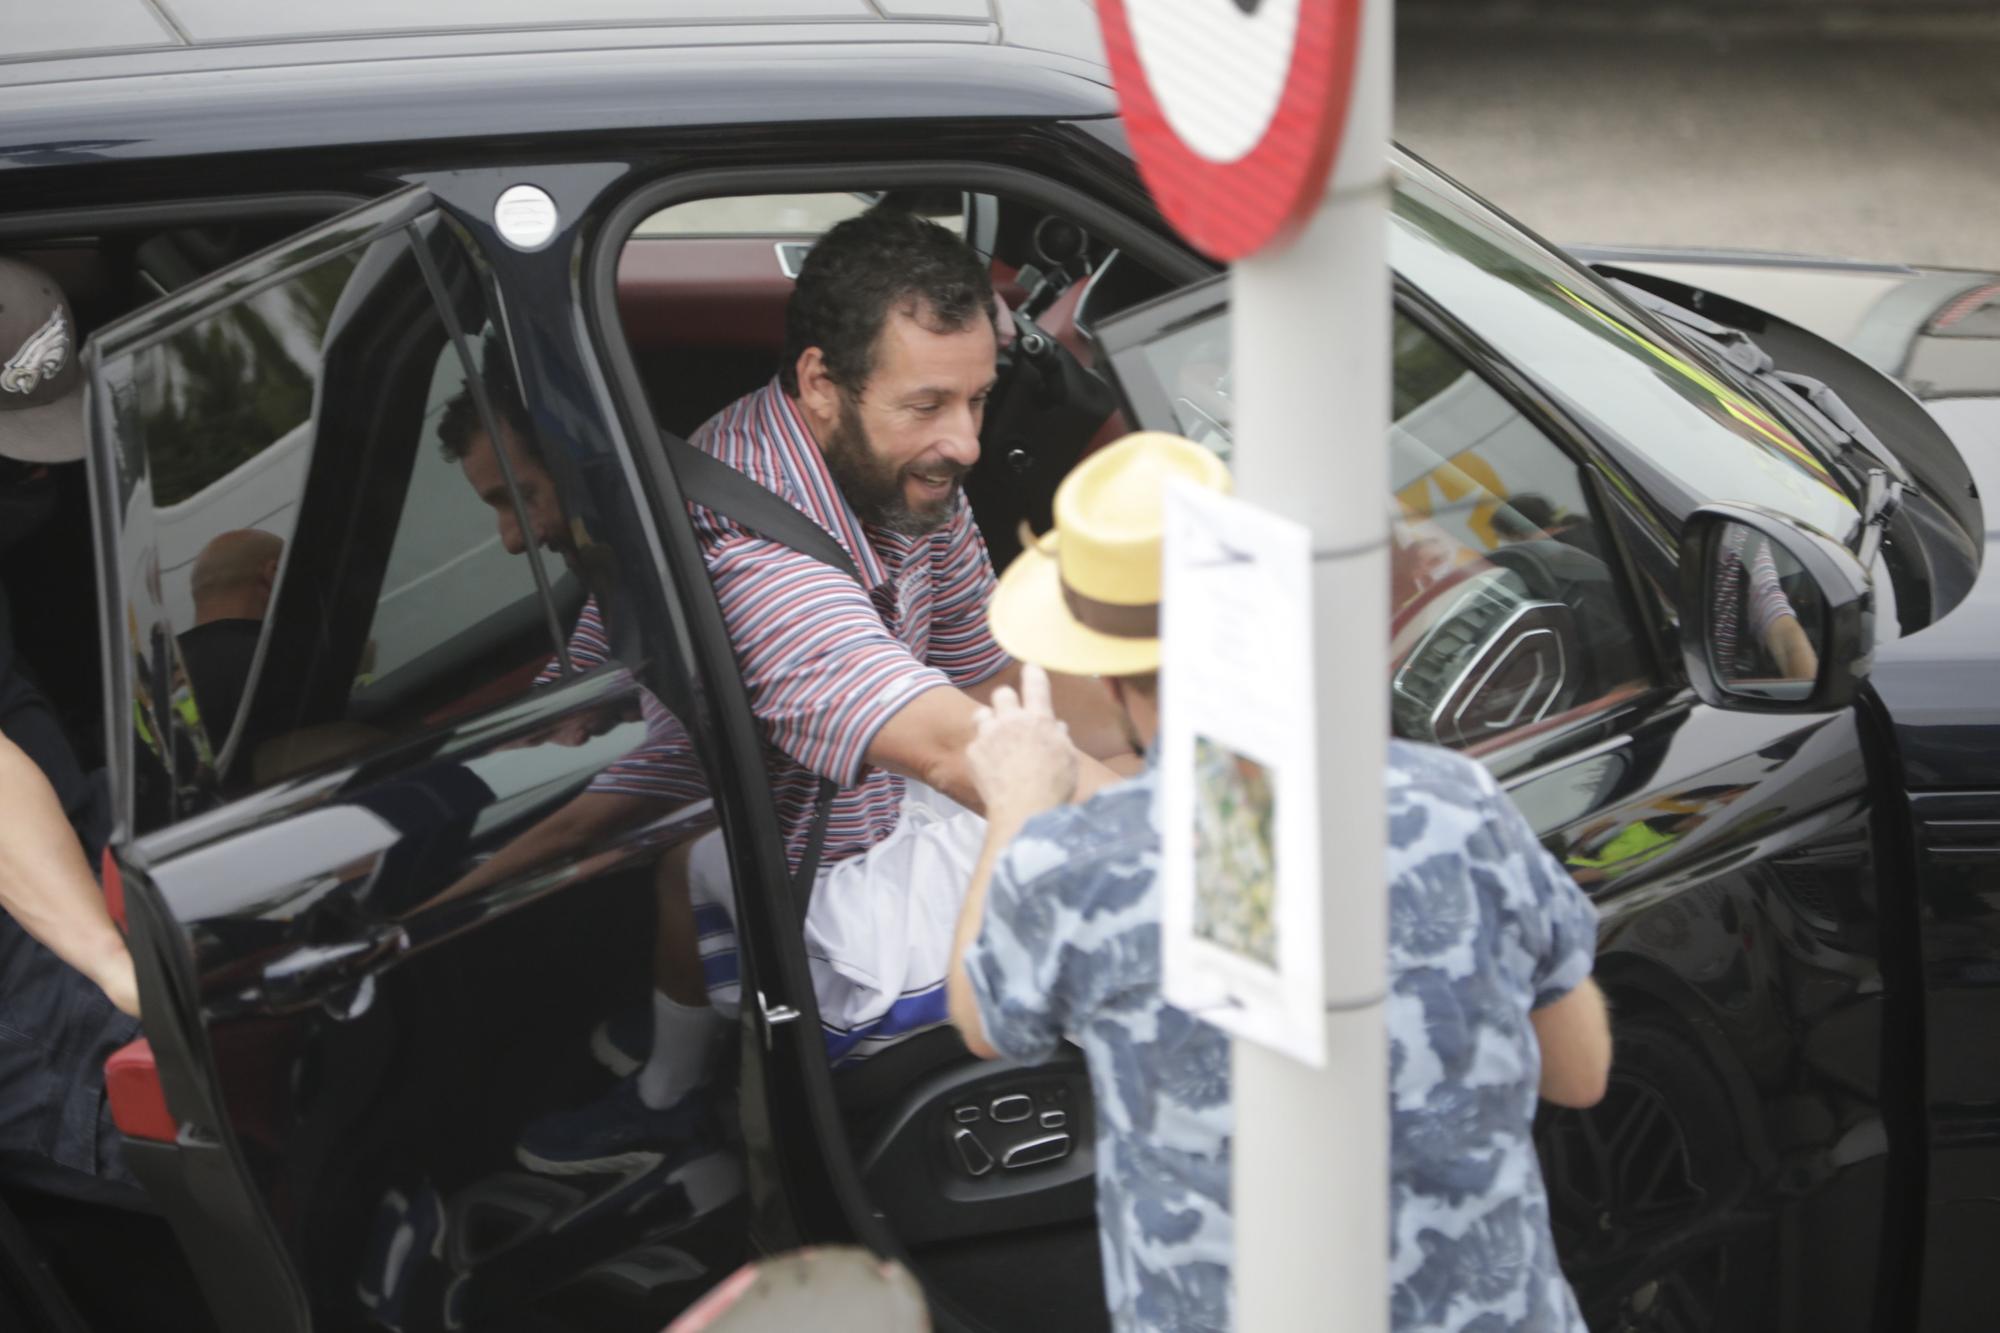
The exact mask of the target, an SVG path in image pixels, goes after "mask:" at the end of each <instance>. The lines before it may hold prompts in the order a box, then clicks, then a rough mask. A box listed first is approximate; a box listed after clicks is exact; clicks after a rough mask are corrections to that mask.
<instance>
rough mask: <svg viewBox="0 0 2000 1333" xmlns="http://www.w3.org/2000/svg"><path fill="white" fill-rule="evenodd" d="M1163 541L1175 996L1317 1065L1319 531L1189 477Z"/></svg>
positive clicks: (1164, 915) (1163, 746)
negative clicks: (1315, 575)
mask: <svg viewBox="0 0 2000 1333" xmlns="http://www.w3.org/2000/svg"><path fill="white" fill-rule="evenodd" d="M1162 557H1163V562H1164V580H1165V581H1164V586H1163V588H1162V596H1161V626H1160V633H1161V649H1162V651H1161V671H1160V688H1161V699H1160V715H1161V723H1162V727H1161V733H1160V800H1161V815H1162V824H1163V835H1164V836H1163V852H1164V857H1165V859H1164V864H1163V867H1162V870H1163V873H1162V877H1161V888H1162V892H1163V895H1164V897H1163V902H1162V904H1161V932H1162V935H1161V944H1162V955H1163V965H1164V969H1165V986H1164V989H1165V992H1166V996H1167V998H1168V999H1169V1000H1171V1001H1172V1002H1173V1003H1174V1004H1176V1005H1179V1006H1180V1007H1181V1008H1183V1009H1186V1010H1187V1011H1189V1012H1190V1013H1193V1014H1196V1015H1198V1016H1199V1017H1201V1018H1203V1019H1205V1020H1207V1021H1208V1022H1210V1023H1213V1024H1214V1025H1215V1026H1216V1027H1219V1028H1221V1029H1223V1030H1224V1031H1226V1032H1228V1033H1230V1034H1231V1035H1233V1036H1237V1037H1242V1038H1245V1039H1247V1040H1250V1041H1255V1042H1258V1043H1261V1044H1263V1045H1266V1046H1270V1047H1273V1048H1275V1049H1277V1050H1279V1051H1282V1052H1284V1053H1285V1054H1287V1055H1290V1056H1292V1057H1293V1058H1295V1059H1298V1060H1302V1061H1304V1062H1305V1063H1307V1064H1309V1065H1312V1066H1314V1067H1315V1068H1317V1067H1320V1066H1322V1065H1323V1064H1324V1063H1325V1060H1326V1051H1325V1024H1324V1019H1323V1014H1322V1009H1323V1007H1324V996H1325V991H1324V989H1323V987H1322V985H1321V977H1320V971H1321V962H1322V940H1321V938H1320V847H1319V828H1318V811H1319V798H1318V781H1319V771H1318V766H1317V763H1316V762H1315V756H1314V753H1313V737H1314V734H1315V733H1314V716H1313V699H1314V678H1313V661H1312V655H1313V638H1312V538H1311V534H1310V533H1309V532H1308V531H1307V530H1306V528H1305V527H1304V526H1303V525H1301V524H1298V523H1294V522H1292V521H1290V520H1288V519H1283V518H1280V517H1278V516H1277V515H1275V514H1271V513H1267V512H1265V511H1264V510H1262V509H1259V508H1257V507H1256V506H1254V505H1252V504H1249V503H1247V502H1246V501H1243V500H1238V499H1235V498H1233V497H1230V496H1226V495H1218V494H1216V493H1214V492H1212V491H1208V490H1204V489H1201V488H1199V487H1195V486H1190V485H1187V484H1185V483H1175V484H1173V485H1171V486H1170V487H1169V489H1168V491H1167V496H1166V515H1165V530H1164V538H1163V549H1162Z"/></svg>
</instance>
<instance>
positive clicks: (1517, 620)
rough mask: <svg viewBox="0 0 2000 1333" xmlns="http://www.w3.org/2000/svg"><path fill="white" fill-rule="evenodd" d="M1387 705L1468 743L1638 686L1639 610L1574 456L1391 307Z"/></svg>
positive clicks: (1439, 734) (1425, 733) (1434, 732)
mask: <svg viewBox="0 0 2000 1333" xmlns="http://www.w3.org/2000/svg"><path fill="white" fill-rule="evenodd" d="M1394 328H1395V333H1394V339H1395V357H1396V359H1395V391H1394V403H1395V412H1396V417H1395V421H1394V422H1393V424H1392V425H1391V426H1390V429H1389V478H1390V486H1391V488H1392V489H1393V491H1394V495H1395V499H1394V508H1393V510H1392V521H1391V524H1390V534H1391V546H1390V594H1389V605H1390V661H1391V666H1392V673H1393V674H1392V677H1391V681H1392V694H1391V716H1392V718H1393V720H1394V723H1395V728H1396V732H1397V734H1398V735H1402V736H1406V737H1410V738H1413V739H1418V740H1428V741H1436V742H1438V743H1440V744H1445V745H1479V744H1482V743H1487V742H1491V741H1494V740H1497V739H1500V738H1502V737H1505V736H1507V735H1509V734H1511V733H1514V732H1517V731H1518V730H1519V729H1520V728H1523V727H1527V726H1532V725H1535V724H1538V723H1544V722H1546V721H1548V720H1549V719H1550V718H1553V717H1556V716H1559V715H1561V714H1563V713H1566V712H1569V711H1571V710H1574V709H1579V708H1583V707H1586V706H1588V705H1590V704H1592V703H1594V702H1596V701H1598V700H1600V699H1603V698H1604V697H1605V696H1607V695H1611V694H1614V693H1617V692H1620V691H1623V690H1625V689H1628V688H1629V687H1631V686H1633V685H1635V684H1638V683H1640V682H1641V681H1642V680H1643V678H1644V674H1645V671H1644V666H1643V661H1644V659H1643V657H1642V656H1641V653H1640V649H1639V643H1640V642H1641V640H1640V637H1639V635H1638V633H1637V630H1636V627H1637V621H1636V618H1635V616H1634V615H1633V613H1632V610H1631V607H1630V603H1629V602H1628V600H1627V598H1626V596H1625V592H1624V589H1623V587H1622V586H1621V583H1620V580H1619V578H1618V576H1617V574H1616V573H1615V572H1614V566H1613V563H1612V562H1613V558H1614V553H1613V549H1612V546H1611V543H1610V539H1609V538H1608V537H1607V535H1606V534H1605V532H1604V530H1603V527H1602V525H1601V524H1600V522H1599V520H1598V517H1597V515H1596V514H1595V513H1594V512H1593V511H1592V508H1591V504H1590V498H1589V492H1588V491H1587V490H1586V489H1585V485H1584V481H1583V475H1582V473H1581V471H1580V470H1579V469H1578V467H1577V465H1576V464H1575V463H1574V462H1572V461H1571V460H1570V458H1569V457H1568V456H1567V455H1565V454H1564V453H1563V452H1562V451H1561V450H1560V449H1558V448H1557V447H1556V446H1555V444H1554V443H1553V442H1551V441H1550V440H1549V438H1548V437H1547V436H1545V435H1543V434H1542V433H1541V431H1540V430H1539V429H1537V428H1536V427H1535V425H1534V423H1532V422H1530V421H1529V420H1528V419H1527V418H1526V417H1524V416H1522V415H1521V413H1520V412H1519V411H1518V410H1516V409H1515V408H1514V406H1513V405H1512V404H1511V403H1509V402H1508V401H1507V400H1506V399H1505V398H1503V397H1502V396H1501V395H1500V394H1499V393H1498V392H1497V391H1496V390H1495V389H1494V388H1493V386H1491V385H1490V384H1488V383H1487V382H1486V381H1485V380H1483V379H1481V378H1480V377H1479V376H1478V375H1477V374H1476V373H1474V371H1473V370H1472V369H1471V368H1470V367H1469V366H1467V365H1466V364H1465V363H1464V362H1463V361H1460V360H1459V359H1458V358H1457V356H1456V355H1455V354H1454V353H1453V352H1452V351H1451V350H1450V349H1449V348H1447V347H1446V346H1445V345H1444V344H1443V343H1441V342H1439V341H1438V340H1437V339H1436V338H1435V337H1433V336H1432V335H1431V334H1430V333H1428V332H1427V331H1426V330H1424V329H1423V328H1421V327H1420V326H1418V325H1417V324H1415V323H1413V322H1412V321H1411V320H1409V319H1408V318H1406V317H1405V316H1403V315H1401V314H1398V315H1397V316H1396V319H1395V326H1394Z"/></svg>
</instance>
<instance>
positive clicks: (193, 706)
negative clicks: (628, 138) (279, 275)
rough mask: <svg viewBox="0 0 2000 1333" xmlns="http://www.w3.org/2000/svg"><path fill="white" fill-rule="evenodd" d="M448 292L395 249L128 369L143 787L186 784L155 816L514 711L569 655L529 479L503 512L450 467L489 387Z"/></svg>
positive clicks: (325, 272)
mask: <svg viewBox="0 0 2000 1333" xmlns="http://www.w3.org/2000/svg"><path fill="white" fill-rule="evenodd" d="M439 241H440V238H437V237H434V238H433V239H432V241H431V242H430V243H431V244H433V245H436V244H438V243H439ZM445 243H446V244H456V242H445ZM445 258H446V259H449V258H450V256H449V255H446V256H445ZM460 263H461V266H462V267H465V265H464V263H463V261H462V259H461V261H460ZM461 285H462V286H464V287H471V286H472V285H473V284H471V283H469V282H468V283H463V284H461ZM430 292H431V289H430V287H429V286H428V285H427V283H426V281H425V278H424V275H423V273H422V271H421V270H420V268H419V266H418V264H417V262H416V256H415V254H414V252H413V250H412V248H411V242H410V240H409V239H408V235H407V234H406V233H404V232H401V231H397V232H392V233H390V234H388V235H386V236H383V237H381V238H379V239H376V240H373V241H371V242H368V243H366V244H362V245H359V246H356V247H354V248H351V249H348V250H346V251H344V252H341V253H338V254H335V255H332V256H330V257H326V258H324V259H321V260H320V261H319V262H317V263H315V264H312V265H310V266H309V267H306V268H304V269H303V270H302V271H298V272H295V273H293V274H292V275H291V276H288V277H286V278H284V279H283V280H282V281H278V282H274V283H270V284H268V285H264V286H262V287H261V288H258V289H256V290H253V291H252V292H251V293H250V294H248V295H245V296H241V297H239V298H236V299H229V298H226V297H225V298H223V299H221V300H219V301H217V302H215V303H213V304H211V305H209V306H206V307H202V308H201V309H200V312H199V313H198V314H196V315H194V316H193V317H191V318H187V319H184V320H182V321H180V322H178V323H174V324H172V325H170V326H168V327H167V328H166V329H165V330H164V331H163V332H161V333H160V334H159V335H158V336H155V337H152V338H149V339H145V340H142V341H140V342H138V343H136V344H135V345H132V346H130V347H128V348H125V349H121V350H119V351H118V352H117V353H116V354H115V355H113V356H111V357H109V358H107V362H106V365H105V367H104V370H103V377H104V382H105V385H106V386H107V388H108V389H109V390H110V402H111V408H112V410H111V416H112V428H113V430H114V431H115V432H116V435H117V444H118V448H119V452H120V454H121V457H122V458H123V459H124V461H125V465H126V466H127V467H128V468H130V469H133V470H134V471H136V472H138V473H140V474H142V475H143V476H144V477H145V478H146V484H145V485H143V486H140V487H138V488H135V490H134V491H133V495H132V499H131V502H130V506H129V511H128V513H127V514H126V532H127V534H128V540H127V548H126V552H125V557H124V558H126V559H127V560H130V561H134V562H136V563H137V564H138V565H139V566H140V567H139V568H135V569H132V570H129V571H127V584H128V587H132V588H135V589H136V590H137V592H136V594H135V597H134V610H133V612H132V615H131V619H132V621H133V623H132V625H131V626H130V629H131V630H132V631H133V632H134V633H135V635H138V636H139V637H140V642H139V643H138V644H137V645H135V646H136V647H137V648H138V650H139V652H140V655H141V664H140V670H139V672H138V677H139V679H138V683H137V692H138V695H139V699H138V703H139V705H140V708H139V712H140V740H141V742H142V743H143V744H144V745H145V746H146V747H147V748H148V749H150V750H151V751H152V753H153V755H154V757H155V758H156V759H157V760H158V761H159V762H158V764H157V765H152V766H148V765H144V764H142V765H141V766H140V767H141V771H142V772H145V771H155V772H157V771H161V770H164V771H165V772H166V773H168V774H170V775H171V785H172V787H173V794H172V796H171V797H170V798H169V799H167V800H165V801H164V802H151V803H148V805H147V806H146V808H147V809H150V810H151V811H152V812H153V817H154V818H156V819H159V818H166V817H169V815H170V813H187V812H189V811H190V810H192V809H194V808H198V807H200V806H202V805H205V804H212V803H213V800H214V799H215V798H217V797H218V796H222V795H233V794H238V793H242V792H245V791H249V790H253V789H255V788H258V787H261V786H265V785H268V784H270V783H272V782H276V781H279V780H281V779H284V778H287V777H290V776H293V775H296V774H300V773H303V772H307V771H310V770H312V769H314V768H317V767H321V766H324V765H326V764H329V763H333V762H335V761H341V760H347V759H351V758H354V757H356V756H359V755H361V754H365V753H367V752H369V751H371V750H374V749H376V748H379V747H381V746H383V745H386V744H389V743H391V742H393V741H395V740H397V739H400V738H402V737H404V736H407V735H410V734H412V733H416V732H420V731H423V730H425V729H427V728H429V727H432V726H434V725H436V724H438V722H439V721H441V720H442V719H444V718H446V717H448V716H450V715H452V714H453V712H454V711H455V710H456V709H458V708H459V707H460V706H462V705H463V704H464V703H466V702H467V701H469V700H478V701H480V702H481V703H484V704H491V703H496V702H501V701H504V699H506V698H507V697H510V696H511V695H512V694H515V693H519V692H522V691H525V690H526V689H528V688H529V686H530V684H531V682H532V680H533V677H534V675H535V673H536V671H537V670H538V669H540V668H541V667H542V666H543V665H544V664H546V663H547V662H548V661H549V660H550V659H551V657H552V656H554V652H555V641H554V635H553V632H552V627H553V625H554V618H553V608H552V607H551V606H550V605H549V604H548V603H547V602H545V600H544V599H543V597H542V596H541V594H540V592H539V591H538V588H537V583H536V579H535V577H534V572H533V570H532V569H531V568H530V567H529V565H528V564H527V562H526V561H523V560H521V559H518V558H516V555H515V554H514V553H510V551H509V549H508V541H507V540H506V535H505V526H506V525H505V524H504V523H502V522H500V521H498V520H497V519H496V509H495V501H496V500H497V499H502V498H504V499H506V500H507V502H508V503H507V507H508V508H509V509H511V508H512V504H511V499H512V494H513V492H512V491H511V490H510V489H509V488H508V483H507V479H506V478H505V477H503V476H500V475H499V474H498V473H497V472H495V473H494V476H493V477H492V478H490V479H489V480H490V481H491V482H492V484H493V485H497V486H498V487H499V488H500V489H499V491H498V492H491V487H490V486H489V487H487V488H486V489H487V490H488V491H489V492H490V493H487V494H484V495H482V487H481V485H479V484H476V483H477V482H478V481H479V478H477V477H475V476H474V471H475V469H474V468H473V467H471V466H469V465H468V464H467V463H466V462H465V461H464V460H462V459H461V458H457V457H451V456H447V453H448V451H447V450H446V448H445V447H444V443H445V442H444V440H443V438H442V436H443V432H444V430H445V428H446V425H447V419H448V418H449V417H451V416H452V415H453V410H452V406H451V405H452V402H453V400H455V399H460V398H465V397H467V396H468V394H469V387H468V386H469V385H470V383H471V381H472V378H473V375H474V370H473V368H472V367H469V366H467V365H466V364H465V362H464V360H463V359H462V358H461V356H460V354H459V352H458V350H457V347H456V345H455V344H454V343H453V342H452V340H451V339H450V337H449V335H448V333H447V326H446V323H445V320H444V318H443V316H442V314H441V312H440V310H439V308H438V306H437V305H436V303H435V302H434V301H433V299H432V297H431V294H430ZM457 415H458V416H459V417H460V418H465V417H467V415H468V409H467V408H466V407H461V408H460V409H459V410H458V412H457ZM463 426H464V422H463V420H461V422H460V428H459V430H458V434H459V436H460V437H461V445H462V444H463V443H464V440H463V437H464V436H465V435H466V434H467V432H466V431H465V430H464V429H463ZM481 438H483V436H481ZM488 452H490V450H489V451H488ZM516 462H517V467H516V473H517V479H518V478H519V477H521V476H523V475H526V474H527V473H528V469H529V467H531V466H532V459H531V458H523V459H517V460H516ZM516 526H517V527H518V526H519V525H518V523H517V524H516ZM135 537H136V538H138V539H137V540H134V538H135ZM522 545H524V546H525V545H528V544H527V543H523V544H522ZM558 591H560V588H559V589H558ZM141 622H145V623H144V624H143V625H142V624H141ZM142 822H143V821H142Z"/></svg>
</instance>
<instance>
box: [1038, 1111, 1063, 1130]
mask: <svg viewBox="0 0 2000 1333" xmlns="http://www.w3.org/2000/svg"><path fill="white" fill-rule="evenodd" d="M1068 1123H1069V1116H1068V1115H1067V1114H1066V1113H1065V1112H1062V1111H1044V1112H1042V1128H1043V1129H1061V1128H1062V1127H1063V1126H1064V1125H1067V1124H1068Z"/></svg>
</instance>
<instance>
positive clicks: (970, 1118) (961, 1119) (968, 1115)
mask: <svg viewBox="0 0 2000 1333" xmlns="http://www.w3.org/2000/svg"><path fill="white" fill-rule="evenodd" d="M951 1118H952V1119H954V1120H956V1121H958V1123H959V1124H961V1125H969V1124H972V1123H973V1122H974V1121H976V1120H978V1119H979V1108H978V1107H976V1106H961V1107H958V1108H957V1109H955V1110H954V1111H952V1113H951Z"/></svg>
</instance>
